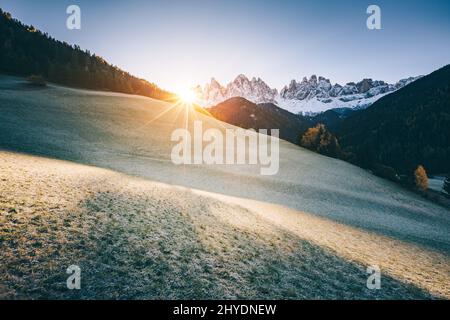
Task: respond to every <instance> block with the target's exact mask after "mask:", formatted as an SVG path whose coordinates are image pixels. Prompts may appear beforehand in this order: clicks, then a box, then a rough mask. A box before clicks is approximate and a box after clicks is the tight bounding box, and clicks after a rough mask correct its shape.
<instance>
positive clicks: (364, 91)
mask: <svg viewBox="0 0 450 320" xmlns="http://www.w3.org/2000/svg"><path fill="white" fill-rule="evenodd" d="M418 78H419V77H410V78H407V79H402V80H400V81H398V82H397V83H395V84H389V83H386V82H384V81H381V80H372V79H363V80H361V81H359V82H356V83H355V82H349V83H347V84H345V85H340V84H337V83H336V84H332V83H331V82H330V80H329V79H326V78H324V77H320V76H319V77H318V76H316V75H312V76H311V77H310V78H309V79H308V78H306V77H305V78H303V80H302V81H296V80H292V81H291V82H290V83H289V85H287V86H285V87H284V88H283V89H281V90H280V91H278V90H277V89H273V88H271V87H269V86H268V85H267V84H266V83H265V82H264V81H263V80H262V79H260V78H252V79H251V80H250V79H249V78H247V77H246V76H245V75H242V74H241V75H239V76H237V77H236V79H235V80H233V81H232V82H230V83H229V84H227V85H226V86H222V85H221V84H220V83H219V82H218V81H217V80H215V79H214V78H213V79H211V82H210V83H208V84H206V85H205V86H204V87H203V88H202V87H200V86H197V87H196V88H195V90H196V92H197V94H198V96H199V97H200V99H201V101H202V102H201V103H202V104H203V106H205V107H210V106H213V105H216V104H218V103H221V102H223V101H225V100H227V99H229V98H233V97H243V98H245V99H247V100H250V101H252V102H254V103H274V104H276V105H278V106H279V107H281V108H283V109H286V110H288V111H290V112H293V113H303V114H316V113H320V112H323V111H326V110H329V109H335V108H352V109H364V108H366V107H368V106H370V105H371V104H372V103H374V102H375V101H377V100H378V99H379V98H381V97H382V96H384V95H386V94H388V93H391V92H394V91H396V90H398V89H400V88H403V87H404V86H406V85H407V84H409V83H411V82H413V81H415V80H416V79H418Z"/></svg>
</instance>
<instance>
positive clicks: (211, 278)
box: [0, 76, 450, 298]
mask: <svg viewBox="0 0 450 320" xmlns="http://www.w3.org/2000/svg"><path fill="white" fill-rule="evenodd" d="M23 82H24V80H23V79H21V78H13V77H4V76H0V123H2V125H1V126H0V149H2V150H7V151H10V152H22V153H27V154H32V155H39V156H40V158H37V157H28V156H21V155H17V154H16V153H9V152H2V154H1V161H0V165H1V170H0V172H1V177H0V183H1V188H0V190H1V191H0V192H1V193H0V200H1V206H2V207H1V212H2V215H1V219H3V220H2V223H1V226H2V228H3V229H2V233H1V236H2V238H1V241H0V246H2V248H1V250H0V252H1V254H0V258H1V260H2V261H1V262H2V263H1V264H0V265H1V266H2V267H3V268H6V269H5V270H6V271H7V272H6V273H5V272H3V270H2V272H0V274H2V277H3V278H1V282H0V287H2V288H0V291H2V292H4V294H5V295H6V296H8V297H9V296H13V297H14V296H16V295H17V296H18V297H23V296H33V297H42V296H47V297H58V294H59V292H60V291H59V289H55V287H54V285H55V284H58V285H61V283H63V282H62V281H64V279H65V276H66V275H65V273H64V272H65V270H63V272H62V273H63V275H61V274H60V273H54V274H53V278H52V277H50V275H51V274H49V273H48V272H50V271H49V270H54V269H52V268H60V269H61V268H63V266H65V265H66V264H67V262H71V261H70V259H69V260H68V258H70V257H73V255H72V254H69V255H65V254H61V255H60V256H58V257H61V261H59V260H57V261H56V262H55V263H56V264H53V265H52V264H51V263H50V264H48V263H49V261H50V260H52V259H56V258H55V252H60V251H61V250H64V248H63V246H65V245H68V248H69V249H70V250H72V249H74V250H75V249H76V250H78V251H76V252H79V256H78V255H77V257H79V258H78V261H81V262H80V264H82V266H83V268H86V270H87V272H88V274H87V275H86V276H87V277H88V279H92V282H91V284H89V285H87V286H88V287H87V288H88V289H87V290H86V291H83V296H82V298H88V297H95V296H100V297H102V295H101V293H102V292H104V293H105V296H107V297H119V298H120V297H122V298H125V297H128V298H133V297H134V298H149V297H153V298H158V297H159V298H160V297H173V298H179V297H185V298H186V297H198V298H201V297H218V298H230V297H241V298H242V297H246V298H280V297H286V298H315V297H335V298H339V297H340V298H358V297H359V298H367V297H373V295H374V294H377V295H379V296H378V297H380V298H394V297H397V298H410V297H417V298H424V297H428V296H429V294H431V295H433V296H435V297H450V288H449V286H448V284H449V283H450V281H449V280H450V279H449V276H448V275H449V274H450V270H449V269H448V266H450V260H449V252H450V236H449V235H450V218H449V214H448V211H447V210H445V209H443V208H442V207H439V206H436V205H434V204H432V203H429V202H427V201H426V200H424V199H422V198H420V197H419V196H417V195H415V194H413V193H410V192H407V191H405V190H403V189H401V188H399V187H397V186H396V185H394V184H391V183H389V182H387V181H384V180H382V179H379V178H377V177H374V176H372V175H370V174H368V173H367V172H366V171H364V170H362V169H359V168H357V167H355V166H352V165H350V164H348V163H345V162H342V161H339V160H335V159H330V158H327V157H322V156H320V155H317V154H314V153H312V152H309V151H306V150H304V149H302V148H299V147H297V146H295V145H293V144H291V143H288V142H285V141H280V171H279V173H278V174H277V175H275V176H261V175H260V174H259V167H256V166H250V165H239V166H235V165H233V166H224V165H211V166H207V165H198V166H194V165H191V166H176V165H174V164H173V163H172V162H171V160H170V154H171V149H172V146H173V143H172V142H171V141H170V136H171V133H172V132H173V130H174V129H178V128H183V127H184V126H185V125H186V120H187V124H188V127H189V130H191V131H192V122H193V121H194V120H200V121H202V122H203V125H204V127H205V128H217V129H219V130H225V129H226V128H234V127H233V126H231V125H228V124H226V123H223V122H220V121H218V120H215V119H213V118H211V117H208V116H206V115H203V114H201V113H198V112H195V111H193V110H192V109H186V108H184V107H182V106H175V105H171V104H169V103H165V102H161V101H157V100H153V99H149V98H145V97H140V96H129V95H123V94H114V93H105V92H94V91H84V90H75V89H68V88H63V87H59V86H49V87H48V88H45V89H30V88H29V87H26V86H23ZM186 116H188V118H186ZM44 158H46V159H44ZM54 159H64V160H69V161H72V162H78V163H82V164H88V165H90V166H95V167H96V168H93V167H86V166H79V165H75V164H73V163H67V162H61V161H56V160H54ZM99 167H100V168H105V169H112V170H113V171H108V170H103V169H100V168H99ZM132 176H135V177H136V178H133V177H132ZM157 182H159V183H157ZM66 220H68V221H66ZM64 224H67V228H66V227H64ZM277 237H280V239H281V240H277V239H278V238H277ZM77 239H81V240H82V241H81V240H80V241H81V242H79V241H78V240H77ZM233 239H234V240H233ZM59 241H62V242H63V243H59ZM180 246H181V247H180ZM70 250H69V251H70ZM63 252H64V251H63ZM70 252H71V253H72V251H70ZM15 253H19V255H16V254H15ZM146 253H148V254H149V256H148V257H147V256H146ZM252 253H257V255H252ZM35 257H37V258H35ZM146 257H147V258H146ZM192 257H196V259H194V261H192ZM144 258H146V259H144ZM36 259H37V260H38V261H41V264H39V265H41V267H40V268H42V269H39V270H36V272H35V273H34V278H30V276H29V274H30V273H29V272H30V270H33V268H34V267H33V266H35V265H36V264H35V263H34V261H36ZM58 259H59V258H58ZM108 259H112V260H108ZM78 261H77V262H78ZM143 261H144V262H143ZM189 261H191V262H189ZM195 261H197V262H198V263H195ZM305 261H307V262H305ZM373 264H377V265H379V266H380V267H381V268H382V270H384V271H383V272H384V274H385V278H383V279H385V280H386V285H387V289H386V291H383V290H382V291H380V292H379V293H373V292H367V290H366V289H365V286H364V285H365V279H366V278H365V277H366V273H365V268H366V267H367V266H368V265H373ZM97 268H98V269H97ZM58 270H59V269H58ZM95 270H98V271H95ZM158 270H159V271H158ZM202 270H203V271H202ZM318 270H322V271H318ZM329 270H332V271H329ZM108 271H110V273H109V272H108ZM326 272H329V274H328V275H325V273H326ZM150 275H152V276H150ZM146 276H148V278H146ZM122 277H123V282H121V280H120V279H122ZM95 279H97V280H95ZM137 279H141V280H142V279H144V280H142V281H144V282H139V281H137ZM164 279H166V280H164ZM167 279H175V280H174V281H171V280H167ZM176 279H178V280H179V281H178V280H176ZM358 279H359V280H358ZM27 280H30V281H27ZM153 280H154V282H152V281H153ZM280 281H281V283H280ZM109 283H113V284H112V285H111V287H109V286H108V284H109ZM152 283H154V286H153V287H152ZM190 283H192V286H190V285H189V284H190ZM130 284H132V286H131V287H130ZM36 288H40V289H39V290H35V289H36ZM56 288H60V287H58V286H56ZM107 288H109V289H107ZM111 288H112V289H111ZM212 288H214V290H213V289H212ZM44 289H45V290H44ZM165 289H167V290H165ZM40 290H43V291H40ZM53 290H57V292H55V291H53ZM105 290H106V291H105ZM111 290H112V291H111ZM112 292H117V296H114V295H113V293H112ZM64 295H68V293H61V296H62V297H64Z"/></svg>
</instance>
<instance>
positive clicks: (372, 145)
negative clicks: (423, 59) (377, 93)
mask: <svg viewBox="0 0 450 320" xmlns="http://www.w3.org/2000/svg"><path fill="white" fill-rule="evenodd" d="M338 137H339V142H340V144H341V146H342V147H343V149H344V151H345V152H347V153H348V154H349V156H350V160H351V161H352V162H354V163H356V164H358V165H361V166H363V167H373V166H375V165H379V164H381V165H385V166H389V167H391V168H393V169H394V170H395V171H396V172H398V173H404V174H411V173H412V172H413V171H414V169H415V168H417V166H418V165H423V166H424V167H425V168H426V170H427V172H429V173H447V172H450V65H447V66H445V67H443V68H441V69H439V70H437V71H435V72H433V73H431V74H430V75H428V76H425V77H423V78H421V79H419V80H417V81H415V82H413V83H412V84H410V85H408V86H406V87H404V88H402V89H400V90H398V91H397V92H394V93H391V94H389V95H387V96H385V97H383V98H381V99H380V100H378V101H377V102H375V103H374V104H373V105H372V106H370V107H369V108H367V109H366V110H364V111H361V112H357V113H355V114H354V115H352V116H350V117H348V118H347V119H345V120H344V121H343V123H342V124H341V127H340V129H339V132H338Z"/></svg>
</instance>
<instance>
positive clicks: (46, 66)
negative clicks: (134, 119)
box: [0, 9, 172, 100]
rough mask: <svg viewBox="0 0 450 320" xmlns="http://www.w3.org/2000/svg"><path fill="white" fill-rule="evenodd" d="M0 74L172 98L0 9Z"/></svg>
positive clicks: (153, 85)
mask: <svg viewBox="0 0 450 320" xmlns="http://www.w3.org/2000/svg"><path fill="white" fill-rule="evenodd" d="M0 72H2V73H8V74H14V75H19V76H29V75H32V74H33V75H40V76H42V77H44V78H45V79H46V80H48V81H50V82H55V83H59V84H63V85H67V86H74V87H79V88H86V89H95V90H109V91H115V92H122V93H129V94H138V95H143V96H147V97H151V98H156V99H162V100H165V99H169V98H171V97H172V95H171V94H170V93H169V92H166V91H164V90H162V89H160V88H158V87H157V86H156V85H155V84H153V83H149V82H148V81H146V80H142V79H139V78H136V77H134V76H132V75H130V74H129V73H127V72H125V71H123V70H121V69H119V68H118V67H116V66H113V65H110V64H109V63H108V62H106V61H105V60H104V59H102V58H101V57H99V56H97V55H95V54H91V53H90V52H89V51H83V50H81V49H80V47H79V46H76V45H75V46H71V45H69V44H68V43H66V42H61V41H57V40H55V39H53V38H51V37H50V36H49V35H48V34H46V33H43V32H41V31H39V30H37V29H36V28H34V27H33V26H27V25H24V24H22V23H21V22H20V21H18V20H16V19H13V18H12V17H11V14H9V13H7V12H3V11H2V10H1V9H0Z"/></svg>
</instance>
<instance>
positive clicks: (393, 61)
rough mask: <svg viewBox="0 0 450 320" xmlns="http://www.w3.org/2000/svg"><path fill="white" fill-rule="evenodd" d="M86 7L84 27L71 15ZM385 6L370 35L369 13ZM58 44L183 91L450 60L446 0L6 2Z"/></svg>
mask: <svg viewBox="0 0 450 320" xmlns="http://www.w3.org/2000/svg"><path fill="white" fill-rule="evenodd" d="M71 4H76V5H78V6H79V7H80V9H81V30H69V29H67V27H66V19H67V17H68V14H66V8H67V7H68V6H69V5H71ZM371 4H376V5H378V6H379V7H380V9H381V30H369V29H368V28H367V26H366V20H367V18H368V17H369V14H367V13H366V10H367V7H368V6H369V5H371ZM0 8H2V9H3V10H4V11H8V12H10V13H11V14H12V15H13V16H14V17H15V18H17V19H19V20H20V21H22V22H23V23H25V24H31V25H34V26H35V27H37V28H38V29H40V30H42V31H44V32H48V33H49V34H50V35H51V36H52V37H54V38H56V39H58V40H64V41H67V42H68V43H71V44H78V45H80V46H81V48H82V49H88V50H90V51H91V52H92V53H96V54H97V55H99V56H102V57H103V58H105V59H106V60H107V61H108V62H110V63H112V64H114V65H117V66H119V67H120V68H122V69H124V70H126V71H128V72H130V73H132V74H133V75H136V76H139V77H142V78H145V79H147V80H149V81H151V82H154V83H156V84H158V85H159V86H160V87H162V88H165V89H169V90H177V89H178V88H182V87H186V86H192V85H196V84H201V85H204V84H205V83H206V82H208V81H209V80H210V79H211V78H212V77H214V78H216V79H217V80H218V81H219V82H220V83H222V84H226V83H228V82H230V81H232V80H233V79H234V78H235V77H236V76H237V75H238V74H245V75H247V76H248V77H250V78H251V77H261V78H262V79H263V80H264V81H266V83H267V84H269V85H270V86H271V87H275V88H277V89H281V88H282V87H283V86H284V85H286V84H289V82H290V81H291V79H297V80H301V79H302V78H303V77H304V76H307V77H310V76H311V75H312V74H316V75H321V76H324V77H326V78H329V79H330V80H331V82H332V83H336V82H337V83H341V84H345V83H347V82H350V81H354V82H356V81H359V80H361V79H363V78H373V79H379V80H385V81H388V82H396V81H398V80H399V79H401V78H406V77H409V76H416V75H424V74H428V73H430V72H432V71H434V70H436V69H438V68H440V67H442V66H444V65H446V64H449V63H450V1H449V0H396V1H390V0H383V1H378V0H370V1H365V0H341V1H330V0H327V1H325V0H310V1H301V0H296V1H289V0H264V1H259V0H127V1H123V0H121V1H118V0H95V1H92V0H79V1H76V0H40V1H35V0H0Z"/></svg>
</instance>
